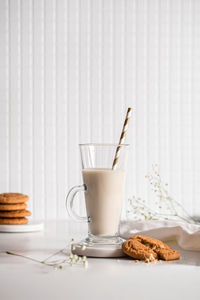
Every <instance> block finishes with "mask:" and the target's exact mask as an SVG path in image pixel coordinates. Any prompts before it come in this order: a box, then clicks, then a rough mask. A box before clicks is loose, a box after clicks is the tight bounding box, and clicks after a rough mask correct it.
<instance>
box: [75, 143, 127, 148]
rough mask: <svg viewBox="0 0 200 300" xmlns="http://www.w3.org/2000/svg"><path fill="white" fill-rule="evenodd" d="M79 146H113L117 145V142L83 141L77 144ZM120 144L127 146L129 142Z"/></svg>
mask: <svg viewBox="0 0 200 300" xmlns="http://www.w3.org/2000/svg"><path fill="white" fill-rule="evenodd" d="M79 146H81V147H82V146H114V147H118V146H119V144H116V143H84V144H79ZM120 146H124V147H128V146H130V144H120Z"/></svg>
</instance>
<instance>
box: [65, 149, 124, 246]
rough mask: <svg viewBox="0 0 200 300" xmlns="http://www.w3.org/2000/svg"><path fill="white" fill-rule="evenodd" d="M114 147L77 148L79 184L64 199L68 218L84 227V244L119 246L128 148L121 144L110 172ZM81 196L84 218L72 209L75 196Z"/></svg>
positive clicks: (114, 151)
mask: <svg viewBox="0 0 200 300" xmlns="http://www.w3.org/2000/svg"><path fill="white" fill-rule="evenodd" d="M117 146H118V145H117V144H80V145H79V147H80V154H81V163H82V178H83V184H82V185H79V186H75V187H73V188H71V189H70V191H69V193H68V195H67V198H66V208H67V211H68V213H69V215H70V216H71V217H72V218H73V219H75V220H76V221H79V222H80V221H82V222H87V223H88V237H87V238H86V240H85V243H87V244H89V245H93V244H119V243H121V241H122V240H121V238H120V237H119V222H120V216H121V210H122V204H123V197H124V187H125V177H126V164H127V157H128V150H129V145H127V144H123V145H122V146H121V148H120V154H119V159H118V162H117V164H116V165H115V168H114V169H112V164H113V160H114V157H115V153H116V149H117ZM81 191H82V192H84V195H85V205H86V213H87V217H81V216H79V215H78V214H77V213H76V212H75V210H74V209H73V201H74V198H75V196H76V194H77V193H78V192H81Z"/></svg>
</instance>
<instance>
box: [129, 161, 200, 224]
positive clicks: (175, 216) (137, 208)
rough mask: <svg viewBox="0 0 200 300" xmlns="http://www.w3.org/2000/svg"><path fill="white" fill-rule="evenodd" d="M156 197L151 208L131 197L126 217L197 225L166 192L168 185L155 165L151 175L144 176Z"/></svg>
mask: <svg viewBox="0 0 200 300" xmlns="http://www.w3.org/2000/svg"><path fill="white" fill-rule="evenodd" d="M145 177H146V178H147V179H148V181H149V183H150V185H151V188H152V191H153V192H154V193H155V195H156V199H155V202H154V203H153V205H152V206H150V205H148V204H147V201H145V200H142V199H141V198H140V197H135V196H133V197H132V198H131V199H128V202H129V209H128V210H127V216H128V217H129V216H130V215H131V217H134V219H135V220H138V221H142V220H176V221H177V220H179V221H182V222H186V223H189V224H199V223H198V222H197V221H196V220H195V219H194V218H193V217H192V216H190V215H189V214H188V212H187V211H186V210H185V209H184V207H183V206H182V205H181V204H180V203H179V202H178V201H176V200H174V199H173V198H172V197H171V196H170V194H169V191H168V183H165V182H163V180H162V179H161V176H160V173H159V168H158V165H157V164H153V165H152V173H151V174H147V175H146V176H145Z"/></svg>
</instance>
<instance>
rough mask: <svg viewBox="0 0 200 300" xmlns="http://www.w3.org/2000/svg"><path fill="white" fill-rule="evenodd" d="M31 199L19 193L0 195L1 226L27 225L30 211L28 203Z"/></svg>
mask: <svg viewBox="0 0 200 300" xmlns="http://www.w3.org/2000/svg"><path fill="white" fill-rule="evenodd" d="M28 200H29V197H28V196H27V195H24V194H19V193H3V194H0V224H8V225H20V224H27V223H28V219H27V218H26V217H27V216H30V215H31V212H30V211H28V210H27V209H26V208H27V204H26V202H27V201H28Z"/></svg>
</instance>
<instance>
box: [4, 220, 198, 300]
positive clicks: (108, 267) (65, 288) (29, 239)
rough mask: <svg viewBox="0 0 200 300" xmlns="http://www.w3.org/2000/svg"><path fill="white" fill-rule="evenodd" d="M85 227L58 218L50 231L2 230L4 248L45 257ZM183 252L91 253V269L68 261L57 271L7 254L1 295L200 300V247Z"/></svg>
mask: <svg viewBox="0 0 200 300" xmlns="http://www.w3.org/2000/svg"><path fill="white" fill-rule="evenodd" d="M80 232H82V234H81V235H82V236H83V235H84V232H86V228H84V227H83V226H82V225H80V224H75V223H73V222H64V221H63V222H62V221H59V222H55V221H52V222H48V223H46V224H45V230H44V232H37V233H15V234H13V233H9V234H8V233H0V250H1V251H3V250H9V251H15V252H17V253H20V254H25V255H28V256H31V257H33V258H38V259H41V260H42V259H45V258H46V257H47V256H48V255H50V254H52V253H54V252H55V251H57V250H59V249H61V248H64V247H65V246H66V245H67V244H68V243H69V241H70V240H71V238H72V237H74V238H77V239H78V238H79V237H80V236H81V235H80ZM171 245H172V244H171ZM173 246H174V247H175V248H176V249H178V247H177V245H175V244H174V243H173ZM180 252H181V260H180V261H174V262H163V263H156V264H153V263H152V264H146V263H135V261H133V260H129V259H126V258H123V259H122V258H120V259H119V260H118V259H116V258H114V259H95V258H89V259H88V263H89V264H88V268H84V267H82V266H73V267H70V266H66V267H65V268H64V269H62V270H57V271H55V270H53V268H51V267H46V266H43V265H41V264H37V263H35V262H32V261H28V260H25V259H23V258H20V257H15V256H10V255H7V254H4V253H1V254H0V299H1V300H8V299H15V300H18V299H19V300H25V299H26V300H27V299H34V300H37V299H38V300H40V299H48V300H49V299H56V300H57V299H58V300H61V299H63V300H68V299H94V300H96V299H97V300H98V299H134V300H139V299H148V300H151V299H154V300H156V299H159V300H161V299H162V300H165V299H168V300H169V299H170V300H171V299H172V300H173V299H174V300H175V299H176V300H177V299H200V252H187V251H180Z"/></svg>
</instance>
